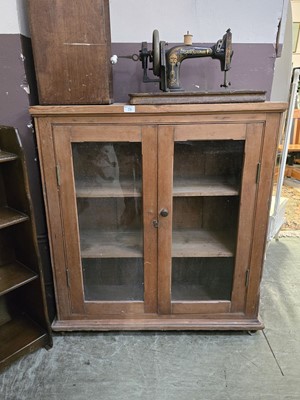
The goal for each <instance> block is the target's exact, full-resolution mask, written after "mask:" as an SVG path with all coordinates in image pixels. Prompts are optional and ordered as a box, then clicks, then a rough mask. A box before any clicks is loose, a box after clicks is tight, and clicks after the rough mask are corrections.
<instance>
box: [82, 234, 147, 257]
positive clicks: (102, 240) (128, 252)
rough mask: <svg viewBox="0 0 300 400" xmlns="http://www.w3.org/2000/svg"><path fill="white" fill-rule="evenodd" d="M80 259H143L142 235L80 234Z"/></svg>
mask: <svg viewBox="0 0 300 400" xmlns="http://www.w3.org/2000/svg"><path fill="white" fill-rule="evenodd" d="M80 244H81V257H82V258H123V257H128V258H132V257H133V258H141V257H143V248H142V235H141V233H140V232H139V231H129V232H99V231H96V230H86V231H82V232H81V240H80Z"/></svg>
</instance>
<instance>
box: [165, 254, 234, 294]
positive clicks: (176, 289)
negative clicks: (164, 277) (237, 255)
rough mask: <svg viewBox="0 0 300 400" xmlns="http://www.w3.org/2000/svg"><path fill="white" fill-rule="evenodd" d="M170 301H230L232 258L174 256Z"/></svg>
mask: <svg viewBox="0 0 300 400" xmlns="http://www.w3.org/2000/svg"><path fill="white" fill-rule="evenodd" d="M172 272H173V273H172V300H186V301H188V300H190V301H195V300H200V301H201V300H202V301H205V300H230V296H231V286H232V278H233V258H175V259H174V260H173V271H172Z"/></svg>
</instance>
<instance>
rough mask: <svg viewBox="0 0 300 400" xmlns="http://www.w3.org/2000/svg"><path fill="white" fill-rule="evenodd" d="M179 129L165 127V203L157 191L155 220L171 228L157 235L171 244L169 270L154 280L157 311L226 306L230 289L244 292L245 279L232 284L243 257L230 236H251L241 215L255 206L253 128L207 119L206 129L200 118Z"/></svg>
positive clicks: (194, 310) (208, 309) (210, 310)
mask: <svg viewBox="0 0 300 400" xmlns="http://www.w3.org/2000/svg"><path fill="white" fill-rule="evenodd" d="M220 128H221V129H220ZM180 129H182V128H178V129H177V130H176V128H174V130H173V131H172V130H170V129H169V131H168V132H166V134H167V136H169V146H170V147H171V149H172V150H169V151H171V152H172V156H171V155H170V156H169V157H170V159H172V160H173V163H172V165H169V167H167V168H171V169H172V171H171V173H170V174H166V173H164V174H166V179H167V180H168V185H169V187H170V188H171V190H170V192H171V193H170V194H171V196H170V197H171V199H172V200H171V203H170V204H166V205H165V202H166V201H167V200H166V199H165V198H164V196H163V195H162V196H161V197H159V199H160V203H159V210H160V221H161V222H162V224H163V225H164V224H165V225H166V229H168V230H170V231H171V235H170V240H169V242H167V243H165V244H163V239H162V238H160V239H161V240H160V245H159V249H160V247H161V246H162V247H164V246H166V247H168V246H169V248H170V250H169V256H170V263H169V265H166V264H165V268H166V269H167V270H168V271H169V275H167V274H165V282H164V284H163V285H162V286H161V288H162V289H161V290H162V292H163V293H164V296H168V294H169V303H168V301H165V302H161V303H160V304H161V306H162V307H161V311H162V313H168V312H172V313H175V314H176V313H199V314H201V313H202V312H204V313H225V312H230V311H232V310H233V308H234V307H232V302H233V301H234V298H235V296H236V295H235V291H236V290H243V291H244V292H245V285H243V286H242V289H241V286H238V284H239V285H240V284H241V278H240V276H241V274H242V273H244V272H243V271H242V269H243V268H245V265H247V264H245V265H243V266H242V263H241V262H240V261H241V254H240V253H241V251H242V248H243V245H242V243H243V239H242V238H241V237H240V239H241V240H240V241H239V243H240V244H239V245H238V240H237V239H238V235H240V236H242V235H243V234H246V236H245V237H247V235H250V237H251V223H252V222H249V226H245V219H244V217H245V213H246V212H248V213H250V215H251V213H253V211H254V209H253V204H254V198H255V192H256V182H255V178H256V171H257V168H256V167H257V163H258V159H259V148H258V149H256V152H255V153H253V149H254V147H253V143H255V144H256V145H257V144H258V146H260V136H259V135H258V134H254V135H247V130H246V126H242V125H241V126H238V125H237V126H232V129H233V131H234V132H233V133H231V132H230V130H228V127H227V128H226V129H227V131H226V132H225V130H224V129H223V132H222V125H217V126H213V125H211V126H209V125H207V127H206V129H207V132H205V130H203V131H202V130H201V126H200V128H199V127H198V129H199V131H198V132H197V128H195V127H192V126H190V127H189V129H182V131H180ZM210 132H211V134H210ZM227 132H228V133H227ZM257 132H258V131H257ZM229 135H230V136H232V135H233V138H232V137H230V136H229ZM209 136H213V139H209ZM228 136H229V137H230V139H229V138H228ZM247 136H248V138H247ZM248 139H249V140H248ZM257 139H258V143H257V142H256V140H257ZM164 140H165V139H162V146H164V144H163V143H164ZM167 142H168V139H167V140H166V143H165V144H166V146H167ZM252 147H253V149H252ZM245 166H247V171H248V169H249V168H251V171H250V172H249V171H248V172H247V174H248V176H247V174H246V173H244V171H245ZM243 179H244V182H243ZM247 185H249V186H248V187H247ZM250 188H251V193H250V194H249V193H248V192H249V189H250ZM247 196H248V198H247ZM166 210H168V212H166ZM168 219H169V220H168ZM166 220H168V222H165V221H166ZM159 235H160V234H159ZM248 240H249V236H248ZM238 246H240V248H239V249H238ZM244 249H245V248H244ZM162 251H163V250H162ZM164 251H165V252H166V253H167V254H168V250H167V249H165V250H164ZM247 251H249V250H247ZM247 251H246V252H245V253H244V256H245V258H246V259H247ZM244 261H245V260H244ZM247 262H248V260H247ZM161 276H163V275H161ZM243 277H244V281H245V275H243ZM238 281H239V282H238ZM237 282H238V284H237Z"/></svg>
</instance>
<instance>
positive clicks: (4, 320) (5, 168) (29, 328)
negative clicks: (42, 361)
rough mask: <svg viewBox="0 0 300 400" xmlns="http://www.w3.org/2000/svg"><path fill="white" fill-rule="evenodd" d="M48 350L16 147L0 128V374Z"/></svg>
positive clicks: (40, 284) (7, 130) (35, 255)
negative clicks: (37, 351) (41, 349)
mask: <svg viewBox="0 0 300 400" xmlns="http://www.w3.org/2000/svg"><path fill="white" fill-rule="evenodd" d="M41 346H51V336H50V325H49V322H48V317H47V312H46V303H45V294H44V289H43V278H42V271H41V267H40V262H39V257H38V250H37V240H36V234H35V227H34V224H33V215H32V207H31V201H30V194H29V188H28V180H27V175H26V166H25V160H24V155H23V150H22V146H21V143H20V139H19V137H18V134H17V132H16V131H15V130H14V129H13V128H9V127H0V370H1V369H2V368H4V367H6V366H7V365H9V364H10V363H11V362H12V361H14V360H15V359H17V358H18V357H20V356H22V355H24V354H26V353H29V352H31V351H33V350H35V349H37V348H39V347H41Z"/></svg>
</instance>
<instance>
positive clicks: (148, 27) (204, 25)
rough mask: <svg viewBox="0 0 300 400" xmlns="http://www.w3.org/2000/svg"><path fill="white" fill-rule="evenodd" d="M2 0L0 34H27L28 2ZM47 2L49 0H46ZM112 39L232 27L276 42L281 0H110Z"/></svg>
mask: <svg viewBox="0 0 300 400" xmlns="http://www.w3.org/2000/svg"><path fill="white" fill-rule="evenodd" d="M27 1H28V0H1V13H0V34H1V33H12V34H13V33H22V34H23V35H25V36H29V30H28V24H27V14H26V2H27ZM49 1H50V0H49ZM109 3H110V14H111V31H112V42H138V43H139V42H141V41H143V40H147V41H149V42H151V40H152V32H153V30H154V29H158V30H159V32H160V39H161V40H166V41H169V42H181V41H182V38H183V34H184V33H185V32H186V31H187V30H189V31H190V32H191V33H192V34H193V35H194V41H195V42H206V43H207V42H208V43H209V42H215V41H216V40H217V39H218V38H219V37H221V36H222V35H223V34H224V32H225V30H226V29H227V28H231V30H232V33H233V41H234V43H275V41H276V34H277V26H278V23H279V20H280V18H281V17H282V9H283V3H284V0H263V1H262V0H251V1H249V0H226V1H224V0H210V1H208V0H151V1H148V0H126V1H125V0H110V1H109Z"/></svg>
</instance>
